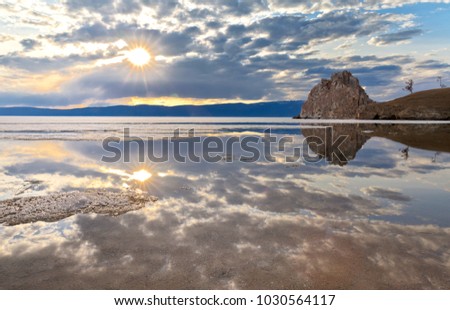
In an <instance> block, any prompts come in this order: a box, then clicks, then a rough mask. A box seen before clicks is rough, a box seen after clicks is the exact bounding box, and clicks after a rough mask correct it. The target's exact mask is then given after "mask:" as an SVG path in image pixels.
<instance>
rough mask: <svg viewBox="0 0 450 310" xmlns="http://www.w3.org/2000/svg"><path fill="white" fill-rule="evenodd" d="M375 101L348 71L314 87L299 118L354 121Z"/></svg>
mask: <svg viewBox="0 0 450 310" xmlns="http://www.w3.org/2000/svg"><path fill="white" fill-rule="evenodd" d="M369 103H373V101H372V100H371V99H370V98H369V96H368V95H367V94H366V92H365V91H364V89H363V88H362V87H361V86H360V84H359V80H358V79H357V78H356V77H354V76H353V75H352V74H351V73H350V72H348V71H342V72H338V73H335V74H333V75H332V76H331V79H330V80H326V79H323V80H322V81H321V82H320V83H319V84H317V85H316V86H314V88H313V89H312V90H311V92H310V93H309V96H308V100H307V101H306V102H305V103H304V104H303V107H302V111H301V113H300V115H299V116H298V117H297V118H313V119H352V118H356V117H357V113H358V111H359V110H360V109H361V107H363V106H366V105H367V104H369Z"/></svg>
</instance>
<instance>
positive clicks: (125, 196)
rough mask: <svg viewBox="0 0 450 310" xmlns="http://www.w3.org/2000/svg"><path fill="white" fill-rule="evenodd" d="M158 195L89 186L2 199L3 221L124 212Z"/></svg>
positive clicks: (0, 214)
mask: <svg viewBox="0 0 450 310" xmlns="http://www.w3.org/2000/svg"><path fill="white" fill-rule="evenodd" d="M157 200H158V199H157V198H156V197H154V196H149V195H145V194H139V193H136V192H132V191H123V192H112V191H108V190H88V191H85V192H68V193H57V194H50V195H47V196H36V197H23V198H14V199H9V200H4V201H0V224H3V225H7V226H13V225H18V224H25V223H33V222H37V221H44V222H55V221H59V220H61V219H64V218H67V217H69V216H71V215H74V214H87V213H96V214H107V215H111V216H117V215H121V214H124V213H127V212H130V211H134V210H139V209H141V208H143V207H145V205H146V204H147V203H151V202H155V201H157Z"/></svg>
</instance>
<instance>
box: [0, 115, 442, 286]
mask: <svg viewBox="0 0 450 310" xmlns="http://www.w3.org/2000/svg"><path fill="white" fill-rule="evenodd" d="M176 129H179V135H178V136H177V134H176V133H175V130H176ZM269 129H270V132H269ZM126 130H128V132H129V135H128V136H124V132H125V131H126ZM189 130H191V133H192V135H191V136H190V135H189V134H190V133H189ZM268 134H269V135H270V137H272V138H273V141H272V144H270V143H268V142H267V137H268V136H267V135H268ZM249 137H250V138H252V139H248V140H244V139H245V138H249ZM339 137H342V141H339V142H340V143H334V142H335V141H338V138H339ZM170 138H173V139H172V140H171V141H180V143H181V146H180V147H179V149H178V151H179V154H178V155H181V156H176V155H174V154H176V150H177V149H176V148H177V146H176V145H175V146H174V145H172V144H171V145H169V146H168V148H167V149H165V148H164V141H169V140H170ZM196 138H198V140H199V141H198V143H197V144H195V145H194V143H192V145H194V146H193V148H190V149H189V141H197V140H196ZM105 139H106V140H105ZM232 139H234V140H235V141H237V142H236V143H235V144H234V145H231V147H230V148H228V149H227V147H226V146H227V141H232ZM283 139H284V140H283ZM108 141H109V142H108ZM205 141H209V142H213V144H214V146H217V145H220V144H221V143H222V146H223V148H222V150H220V151H217V149H216V151H215V152H213V153H214V154H213V156H209V157H208V156H207V154H206V153H207V150H206V146H205V145H206V144H205V143H204V142H205ZM264 141H266V142H267V143H264ZM280 141H284V142H280ZM305 141H306V142H308V143H306V144H305ZM324 141H325V142H326V141H329V142H331V144H327V143H321V142H324ZM106 142H107V143H106ZM243 144H245V146H246V148H245V147H244V148H243V147H242V145H243ZM334 144H336V145H334ZM105 146H107V148H105ZM209 146H211V145H209ZM296 150H297V151H298V152H297V151H296ZM149 153H152V155H154V156H153V157H155V158H156V157H158V158H164V155H168V156H167V160H151V158H149ZM205 154H206V155H205ZM113 155H114V156H113ZM115 155H120V156H118V158H115V159H113V160H107V158H113V157H115ZM189 155H192V156H191V157H189ZM194 155H197V157H198V158H199V159H198V160H197V161H196V160H192V158H194ZM254 155H258V156H254ZM297 155H298V156H297ZM126 156H128V157H129V158H128V160H125V159H126ZM183 156H184V158H185V159H186V160H185V162H182V160H180V158H179V157H183ZM150 157H151V156H150ZM449 201H450V122H364V121H362V122H353V121H334V122H332V123H330V122H325V121H321V122H318V121H300V120H292V119H287V118H245V119H244V118H108V117H104V118H78V117H70V118H51V117H46V118H44V117H41V118H34V117H0V249H1V251H0V289H425V288H427V289H450V203H449Z"/></svg>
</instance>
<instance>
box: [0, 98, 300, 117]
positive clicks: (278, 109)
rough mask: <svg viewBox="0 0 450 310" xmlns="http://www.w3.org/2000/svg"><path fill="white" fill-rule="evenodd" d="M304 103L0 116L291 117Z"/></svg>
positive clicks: (21, 111) (27, 111) (17, 110)
mask: <svg viewBox="0 0 450 310" xmlns="http://www.w3.org/2000/svg"><path fill="white" fill-rule="evenodd" d="M302 104H303V101H278V102H262V103H253V104H243V103H229V104H211V105H180V106H173V107H168V106H162V105H136V106H127V105H117V106H107V107H86V108H77V109H48V108H33V107H8V108H0V116H185V117H188V116H194V117H195V116H200V117H205V116H210V117H292V116H293V115H297V114H298V113H299V111H300V109H301V105H302Z"/></svg>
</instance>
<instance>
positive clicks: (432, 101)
mask: <svg viewBox="0 0 450 310" xmlns="http://www.w3.org/2000/svg"><path fill="white" fill-rule="evenodd" d="M384 104H386V105H389V106H392V107H394V106H401V107H405V106H406V105H411V106H413V107H416V108H418V109H428V108H437V109H444V110H445V109H449V108H450V88H438V89H431V90H425V91H421V92H417V93H414V94H411V95H408V96H405V97H401V98H397V99H394V100H392V101H389V102H386V103H384Z"/></svg>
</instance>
